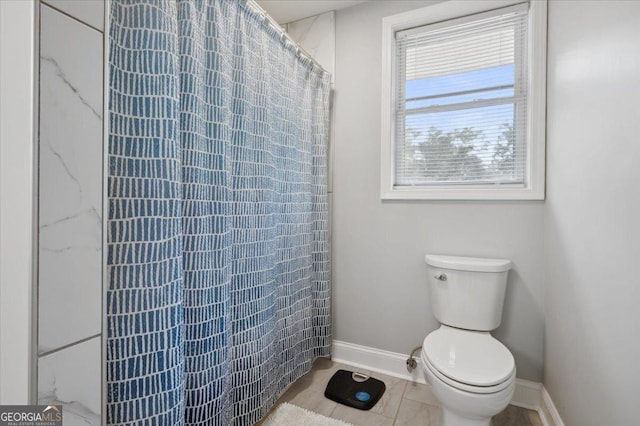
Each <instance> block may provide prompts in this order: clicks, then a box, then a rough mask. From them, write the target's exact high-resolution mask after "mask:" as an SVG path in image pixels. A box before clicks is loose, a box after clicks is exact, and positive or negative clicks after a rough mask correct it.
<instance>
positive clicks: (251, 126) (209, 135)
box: [107, 0, 331, 426]
mask: <svg viewBox="0 0 640 426" xmlns="http://www.w3.org/2000/svg"><path fill="white" fill-rule="evenodd" d="M329 79H330V77H329V75H328V74H327V73H325V72H324V71H323V70H321V69H320V68H319V67H317V66H315V65H314V64H313V63H312V62H311V61H309V60H308V59H305V58H304V57H301V56H300V55H299V54H298V53H297V52H296V48H295V46H294V45H293V44H291V43H290V42H288V41H287V40H286V39H283V38H282V37H281V35H280V34H279V32H278V31H277V30H275V29H273V28H271V27H270V26H269V25H267V24H266V23H265V20H264V18H263V17H262V16H261V15H260V14H259V13H257V12H256V11H254V10H253V9H252V7H251V6H249V5H247V4H246V2H244V1H241V0H207V1H194V0H178V1H175V0H174V1H168V0H164V1H161V0H148V1H141V0H112V1H111V28H110V113H111V115H110V136H109V163H110V168H109V188H108V194H109V195H108V196H109V222H108V236H107V238H108V246H109V251H108V268H107V271H108V285H109V289H108V296H107V322H108V337H107V389H108V395H107V399H108V405H107V423H108V424H111V425H120V424H123V425H124V424H136V425H138V424H157V425H182V424H194V425H196V424H198V425H225V426H226V425H232V424H236V425H249V424H253V423H255V422H256V421H258V420H259V419H260V417H262V416H263V415H264V414H265V413H266V412H267V411H268V409H269V408H270V407H271V406H272V405H273V403H274V402H275V400H276V399H277V398H278V396H279V394H280V393H281V391H282V390H283V389H284V388H285V387H286V386H287V385H288V384H290V383H291V382H293V381H294V380H296V379H297V378H299V377H300V376H302V375H303V374H304V373H306V372H307V371H309V369H310V368H311V363H312V361H313V359H314V358H315V357H318V356H327V355H329V348H330V341H331V330H330V327H331V323H330V312H329V308H330V299H329V251H328V226H327V225H328V224H327V219H328V212H327V187H326V153H327V143H328V128H329V126H328V124H329V121H328V120H329V106H328V105H329V102H328V100H329V90H330V89H329V87H330V83H329Z"/></svg>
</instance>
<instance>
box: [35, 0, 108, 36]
mask: <svg viewBox="0 0 640 426" xmlns="http://www.w3.org/2000/svg"><path fill="white" fill-rule="evenodd" d="M42 1H43V3H45V4H49V5H51V6H52V7H55V8H56V9H58V10H61V11H63V12H64V13H67V14H69V15H71V16H73V17H74V18H76V19H78V20H80V21H82V22H84V23H86V24H88V25H91V26H92V27H94V28H95V29H97V30H100V31H104V0H42Z"/></svg>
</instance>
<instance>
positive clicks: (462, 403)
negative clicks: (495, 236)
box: [421, 254, 516, 426]
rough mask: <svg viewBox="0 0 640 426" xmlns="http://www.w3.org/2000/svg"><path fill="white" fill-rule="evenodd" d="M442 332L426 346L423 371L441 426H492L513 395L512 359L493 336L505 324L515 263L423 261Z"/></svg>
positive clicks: (442, 258) (434, 334) (469, 259)
mask: <svg viewBox="0 0 640 426" xmlns="http://www.w3.org/2000/svg"><path fill="white" fill-rule="evenodd" d="M425 261H426V262H427V265H428V268H429V275H428V277H429V278H428V279H429V287H430V290H431V293H430V295H431V301H432V307H433V313H434V316H435V317H436V319H437V320H438V321H439V322H440V324H441V325H440V328H438V329H437V330H435V331H433V332H431V333H430V334H429V335H428V336H427V337H426V338H425V339H424V343H423V345H422V352H421V358H422V362H423V372H424V375H425V378H426V380H427V382H428V383H429V384H430V385H431V389H432V391H433V394H434V395H435V397H436V398H437V399H438V401H439V402H440V405H441V407H442V419H441V420H442V426H488V425H489V424H490V423H491V417H493V416H494V415H496V414H498V413H499V412H501V411H502V410H504V409H505V408H506V407H507V405H508V404H509V402H510V401H511V397H512V396H513V392H514V390H515V383H516V367H515V362H514V360H513V355H512V354H511V352H510V351H509V349H507V348H506V346H504V345H503V344H502V343H500V342H499V341H498V340H497V339H495V338H494V337H493V336H491V334H490V331H491V330H495V329H496V328H498V326H499V325H500V322H501V321H502V305H503V303H504V294H505V289H506V286H507V275H508V273H509V269H511V261H509V260H505V259H484V258H474V257H457V256H440V255H431V254H428V255H426V256H425Z"/></svg>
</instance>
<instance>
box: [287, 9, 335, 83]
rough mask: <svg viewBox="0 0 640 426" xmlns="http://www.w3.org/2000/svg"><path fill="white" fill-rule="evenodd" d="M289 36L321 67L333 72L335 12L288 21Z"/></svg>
mask: <svg viewBox="0 0 640 426" xmlns="http://www.w3.org/2000/svg"><path fill="white" fill-rule="evenodd" d="M286 28H287V32H288V33H289V35H290V36H291V38H292V39H293V40H294V41H295V42H296V43H298V44H299V45H300V46H302V48H303V49H304V50H306V51H307V52H308V53H309V54H310V55H311V56H313V58H314V59H315V60H316V61H318V63H319V64H320V65H322V67H323V68H324V69H325V70H327V71H329V72H330V73H331V76H332V77H331V78H332V80H331V81H334V80H333V75H334V74H335V50H336V31H335V12H334V11H331V12H326V13H323V14H321V15H316V16H312V17H310V18H306V19H301V20H299V21H294V22H289V23H288V24H287V26H286Z"/></svg>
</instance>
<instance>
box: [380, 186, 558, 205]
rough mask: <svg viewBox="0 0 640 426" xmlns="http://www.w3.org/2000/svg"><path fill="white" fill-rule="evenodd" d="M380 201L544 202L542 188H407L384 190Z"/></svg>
mask: <svg viewBox="0 0 640 426" xmlns="http://www.w3.org/2000/svg"><path fill="white" fill-rule="evenodd" d="M380 198H381V199H382V200H514V201H517V200H520V201H526V200H544V198H545V194H544V188H523V187H521V186H520V187H515V186H507V185H504V186H497V185H482V186H478V185H474V186H471V185H469V186H461V185H456V186H455V187H451V186H447V187H445V186H434V187H424V186H421V187H419V186H413V187H411V186H409V187H393V188H385V189H382V190H381V192H380Z"/></svg>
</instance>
